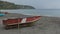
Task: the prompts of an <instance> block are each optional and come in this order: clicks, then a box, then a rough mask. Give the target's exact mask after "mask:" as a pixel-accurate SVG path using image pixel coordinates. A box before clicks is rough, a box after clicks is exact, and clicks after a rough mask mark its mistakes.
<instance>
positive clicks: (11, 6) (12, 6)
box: [0, 1, 35, 9]
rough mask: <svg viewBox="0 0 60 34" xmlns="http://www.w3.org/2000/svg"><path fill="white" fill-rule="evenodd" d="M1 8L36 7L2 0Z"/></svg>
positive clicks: (0, 2)
mask: <svg viewBox="0 0 60 34" xmlns="http://www.w3.org/2000/svg"><path fill="white" fill-rule="evenodd" d="M0 9H35V8H34V7H32V6H28V5H16V4H14V3H10V2H6V1H0Z"/></svg>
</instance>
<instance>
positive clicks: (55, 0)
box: [3, 0, 60, 9]
mask: <svg viewBox="0 0 60 34" xmlns="http://www.w3.org/2000/svg"><path fill="white" fill-rule="evenodd" d="M3 1H8V2H12V3H15V4H19V5H30V6H33V7H35V8H36V9H60V0H3Z"/></svg>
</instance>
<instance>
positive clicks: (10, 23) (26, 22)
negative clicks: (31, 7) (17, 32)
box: [3, 16, 41, 29]
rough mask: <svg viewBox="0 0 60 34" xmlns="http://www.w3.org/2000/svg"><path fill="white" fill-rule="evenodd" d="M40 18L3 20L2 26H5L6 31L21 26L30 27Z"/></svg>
mask: <svg viewBox="0 0 60 34" xmlns="http://www.w3.org/2000/svg"><path fill="white" fill-rule="evenodd" d="M40 18H41V16H33V17H26V18H15V19H7V20H3V24H4V25H5V28H6V29H9V28H16V27H21V26H31V25H32V23H33V22H35V21H37V20H39V19H40Z"/></svg>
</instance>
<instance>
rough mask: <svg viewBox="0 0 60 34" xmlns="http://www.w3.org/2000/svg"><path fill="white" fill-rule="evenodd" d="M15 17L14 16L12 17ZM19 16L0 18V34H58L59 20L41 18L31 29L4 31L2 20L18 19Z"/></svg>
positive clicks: (10, 15) (59, 28)
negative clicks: (8, 18)
mask: <svg viewBox="0 0 60 34" xmlns="http://www.w3.org/2000/svg"><path fill="white" fill-rule="evenodd" d="M14 15H15V16H14ZM20 15H21V14H19V15H18V14H7V15H6V16H4V17H0V33H1V34H60V18H57V17H47V16H42V17H41V19H40V20H39V21H37V22H35V24H34V26H32V27H25V28H18V29H10V30H5V29H4V28H3V26H4V25H3V23H2V20H3V19H5V18H7V17H8V16H9V17H17V16H18V17H20Z"/></svg>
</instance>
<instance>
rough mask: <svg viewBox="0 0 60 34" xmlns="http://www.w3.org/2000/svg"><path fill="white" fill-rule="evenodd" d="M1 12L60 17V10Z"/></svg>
mask: <svg viewBox="0 0 60 34" xmlns="http://www.w3.org/2000/svg"><path fill="white" fill-rule="evenodd" d="M1 12H9V13H19V14H24V15H39V16H51V17H60V9H15V10H1Z"/></svg>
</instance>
